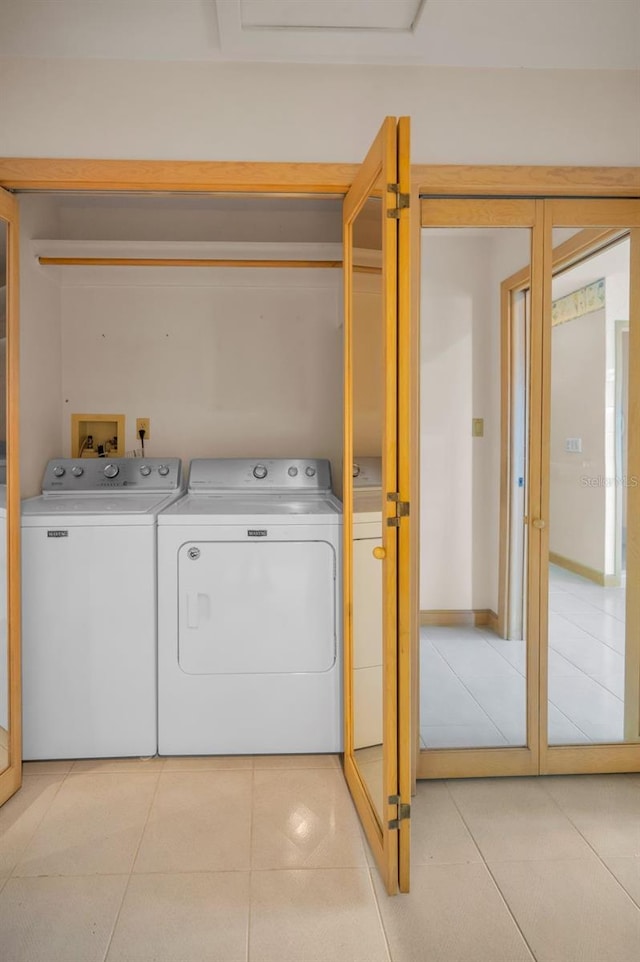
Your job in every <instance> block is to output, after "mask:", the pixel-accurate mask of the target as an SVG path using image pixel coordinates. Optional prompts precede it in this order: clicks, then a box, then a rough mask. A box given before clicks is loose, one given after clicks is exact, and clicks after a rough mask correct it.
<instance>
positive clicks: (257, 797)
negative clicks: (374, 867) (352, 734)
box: [251, 769, 367, 869]
mask: <svg viewBox="0 0 640 962" xmlns="http://www.w3.org/2000/svg"><path fill="white" fill-rule="evenodd" d="M358 826H359V822H358V818H357V816H356V813H355V809H354V807H353V803H352V802H351V798H350V796H349V792H348V789H347V786H346V782H345V780H344V778H343V777H342V775H341V774H340V773H339V772H334V771H328V770H313V769H307V770H303V769H298V770H295V771H293V770H289V771H286V770H279V771H273V772H268V771H262V772H259V771H256V772H254V801H253V836H252V850H251V851H252V867H253V868H257V869H276V868H350V867H353V866H365V865H366V864H367V860H366V856H365V852H364V847H363V844H362V840H361V837H360V832H359V830H358Z"/></svg>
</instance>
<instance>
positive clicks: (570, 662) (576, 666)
mask: <svg viewBox="0 0 640 962" xmlns="http://www.w3.org/2000/svg"><path fill="white" fill-rule="evenodd" d="M594 641H597V642H598V644H600V645H602V646H603V647H607V646H606V645H605V643H604V642H603V641H599V640H598V639H597V638H594ZM548 647H549V650H550V651H553V652H554V653H555V654H556V655H560V657H561V658H563V659H564V660H565V661H566V662H567V663H568V664H569V665H571V666H572V667H573V668H575V669H576V671H579V672H580V673H581V674H582V675H584V677H585V678H588V679H589V681H592V682H594V684H596V685H599V686H600V688H602V689H603V690H604V691H606V692H608V693H609V694H610V695H612V696H613V697H614V698H617V699H618V701H619V702H621V703H623V704H624V699H622V698H620V696H619V695H616V693H615V691H611V689H610V688H607V686H606V685H603V684H602V682H601V681H599V680H598V679H597V678H594V677H593V675H590V674H589V673H588V672H586V671H585V670H584V668H581V667H580V665H576V663H575V662H574V661H571V659H570V658H569V656H568V655H565V654H564V652H562V651H559V650H558V649H557V648H554V647H553V644H552V643H551V642H550V641H549V644H548ZM610 651H614V649H613V648H611V649H610ZM615 653H616V654H617V655H620V652H619V651H617V652H615ZM620 657H621V658H622V660H623V661H624V656H623V655H620ZM557 677H562V676H560V675H559V676H557ZM577 727H578V726H577V725H576V728H577Z"/></svg>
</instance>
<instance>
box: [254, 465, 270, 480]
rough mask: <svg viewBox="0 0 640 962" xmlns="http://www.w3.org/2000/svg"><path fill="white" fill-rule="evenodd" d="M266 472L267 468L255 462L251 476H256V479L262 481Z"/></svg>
mask: <svg viewBox="0 0 640 962" xmlns="http://www.w3.org/2000/svg"><path fill="white" fill-rule="evenodd" d="M267 473H268V472H267V468H266V467H265V465H264V464H256V466H255V468H254V469H253V476H254V478H257V479H258V481H262V479H263V478H266V476H267Z"/></svg>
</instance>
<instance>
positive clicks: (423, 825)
mask: <svg viewBox="0 0 640 962" xmlns="http://www.w3.org/2000/svg"><path fill="white" fill-rule="evenodd" d="M481 861H482V858H481V856H480V853H479V852H478V849H477V846H476V845H475V844H474V841H473V839H472V838H471V835H470V834H469V832H468V831H467V828H466V826H465V824H464V822H463V821H462V818H461V816H460V812H459V811H458V809H457V808H456V806H455V803H454V801H453V799H452V797H451V794H450V792H449V790H448V788H447V786H446V784H445V783H444V782H431V781H429V782H418V785H417V791H416V794H415V795H414V797H413V798H412V800H411V864H412V865H428V864H431V863H440V864H446V863H455V862H481Z"/></svg>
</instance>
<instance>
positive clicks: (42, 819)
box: [0, 772, 69, 891]
mask: <svg viewBox="0 0 640 962" xmlns="http://www.w3.org/2000/svg"><path fill="white" fill-rule="evenodd" d="M52 774H53V773H52ZM68 774H69V773H68V772H66V773H65V774H64V777H63V778H61V779H60V784H59V785H58V787H57V788H56V790H55V792H54V793H53V797H52V799H51V801H50V802H49V804H48V805H47V807H46V809H45V810H44V812H43V813H42V815H41V817H40V819H39V820H38V823H37V824H36V825H35V826H34V829H33V832H32V833H31V834H30V835H29V838H28V839H27V841H26V842H25V843H24V846H23V848H21V850H20V854H19V855H18V857H17V859H16V861H15V864H14V865H13V868H12V869H11V871H10V873H9V875H8V876H7V878H6V879H5V883H4V885H3V886H2V889H1V890H0V891H4V889H5V887H6V884H7V882H8V881H9V879H10V878H21V877H22V876H19V875H15V871H16V869H17V868H18V865H19V864H20V861H21V859H22V857H23V855H24V854H25V852H26V851H27V849H28V848H29V845H30V844H31V842H32V841H33V839H34V837H35V834H36V832H37V831H38V829H39V828H40V826H41V825H42V823H43V821H44V819H45V816H46V815H47V813H48V812H49V810H50V809H51V806H52V805H53V803H54V802H55V800H56V798H57V797H58V794H59V793H60V789H61V788H62V786H63V785H64V783H65V781H66V777H67V775H68ZM23 785H24V782H23V783H22V784H21V786H20V789H19V790H21V789H22V787H23ZM12 797H15V796H12ZM7 801H9V799H7ZM36 877H37V876H36Z"/></svg>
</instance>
